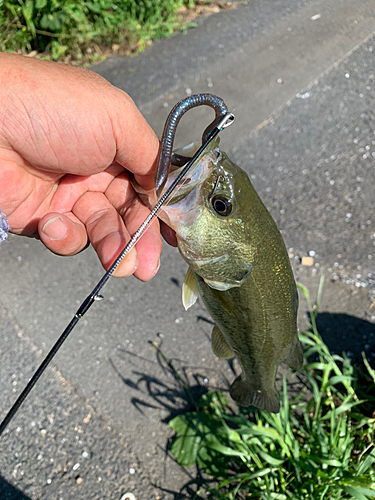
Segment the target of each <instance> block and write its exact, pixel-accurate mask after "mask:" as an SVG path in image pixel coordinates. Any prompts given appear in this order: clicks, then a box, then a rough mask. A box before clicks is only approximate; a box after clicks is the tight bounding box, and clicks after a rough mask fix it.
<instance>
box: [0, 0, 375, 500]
mask: <svg viewBox="0 0 375 500" xmlns="http://www.w3.org/2000/svg"><path fill="white" fill-rule="evenodd" d="M374 26H375V0H363V1H362V2H358V3H356V4H355V8H354V4H353V2H350V1H349V0H335V1H333V0H304V1H292V2H290V1H288V0H276V1H275V0H253V1H249V2H246V3H239V4H238V6H237V8H235V9H232V10H228V11H223V12H220V13H218V14H214V15H212V16H210V17H208V18H203V19H201V20H199V21H198V25H197V27H196V28H194V29H191V30H188V31H187V33H186V34H178V35H176V36H174V37H172V38H169V39H164V40H161V41H159V42H157V43H155V44H154V45H153V46H152V47H150V48H149V49H147V50H146V51H145V52H144V53H142V54H140V55H138V56H136V57H132V58H124V57H114V58H111V59H109V60H107V61H105V62H104V63H101V64H99V65H96V66H94V67H93V68H92V70H93V71H96V72H97V73H99V74H101V75H103V76H104V77H105V78H107V79H108V80H109V81H111V82H112V83H113V84H114V85H116V86H118V87H120V88H122V89H123V90H125V91H126V92H128V93H129V94H130V95H131V97H132V98H133V99H134V101H135V102H136V104H137V105H138V107H139V108H140V110H141V111H142V113H143V114H144V116H145V117H146V119H147V120H148V121H149V123H150V124H151V126H152V127H153V128H154V130H155V131H156V132H157V133H158V134H159V136H160V133H161V131H162V129H163V125H164V121H165V119H166V117H167V115H168V112H169V111H170V109H171V108H172V106H173V105H174V104H175V103H176V102H177V101H178V100H179V99H181V98H183V97H185V96H186V95H187V94H189V93H197V92H207V91H209V92H212V93H215V94H217V95H220V96H221V97H222V98H224V100H225V101H226V103H227V104H228V106H229V108H230V109H234V113H235V115H236V121H235V123H234V125H233V126H232V127H230V128H229V129H228V130H226V131H223V133H222V134H221V146H222V149H223V150H225V151H226V152H227V153H228V154H229V156H230V157H231V158H232V159H233V160H234V161H235V162H236V163H238V164H239V165H240V166H241V167H242V168H245V169H246V170H247V171H248V173H249V175H250V177H251V179H252V182H253V184H254V186H255V188H256V189H257V191H258V193H259V194H260V196H261V198H262V199H263V201H264V203H265V204H266V206H267V207H268V209H269V210H270V212H271V214H272V215H273V217H274V218H275V220H276V222H277V224H278V226H279V228H280V229H281V230H282V234H283V236H284V239H285V242H286V245H287V248H288V249H289V254H290V258H291V261H292V264H293V267H294V270H295V275H296V279H297V280H298V281H300V282H302V283H303V284H304V285H305V286H307V288H308V289H309V290H310V292H311V295H312V296H313V297H314V296H315V294H316V290H317V287H318V282H319V279H320V276H321V275H322V273H324V275H325V285H324V291H323V298H322V304H321V314H320V315H319V323H318V324H319V326H320V328H321V333H322V334H323V336H324V338H325V340H326V341H327V343H328V345H329V346H330V347H331V349H332V350H335V351H337V352H341V351H342V350H346V352H347V353H348V354H349V356H352V357H353V358H354V359H356V358H358V357H359V355H360V352H361V350H365V352H366V353H367V356H368V358H369V360H370V362H371V363H372V364H373V365H374V364H375V359H374V358H375V356H374V353H375V269H374V267H375V266H374V262H375V215H374V195H373V192H374V189H373V186H374V180H375V175H374V167H375V128H374V123H375V112H374V106H373V102H374V99H375V82H374V80H375V28H374ZM211 113H212V112H210V110H203V109H199V110H192V111H191V112H189V113H188V114H187V115H186V117H184V119H183V120H182V122H181V125H180V126H179V131H178V137H177V146H179V145H182V144H185V143H187V142H191V141H192V140H199V136H200V134H201V133H202V131H203V130H204V128H205V127H206V125H207V123H209V121H210V120H211ZM306 258H308V259H306ZM0 262H1V267H2V278H1V282H0V359H1V363H0V380H1V382H2V392H1V398H0V417H2V416H4V415H5V413H6V412H7V410H8V409H9V407H10V406H11V404H12V402H13V401H14V400H15V398H16V396H17V394H19V392H20V391H21V390H22V388H23V387H24V386H25V384H26V383H27V380H28V379H29V378H30V376H31V375H32V373H33V372H34V370H35V369H36V367H37V366H38V364H39V363H40V362H41V360H42V359H43V356H44V355H45V354H46V353H47V352H48V350H49V348H50V347H51V346H52V345H53V343H54V342H55V340H56V339H57V338H58V336H59V335H60V333H61V332H62V331H63V329H64V328H65V326H66V325H67V324H68V322H69V321H70V319H71V317H72V316H73V315H74V313H75V311H76V309H77V306H78V305H79V304H80V303H81V301H82V300H83V299H84V298H85V297H86V296H87V294H88V293H89V291H90V290H91V289H92V288H93V286H94V285H95V283H96V282H97V281H98V279H99V278H100V277H101V275H102V269H101V267H100V265H99V263H98V261H97V258H96V256H95V254H94V252H93V251H92V249H90V248H89V249H87V250H86V251H85V252H83V253H81V254H80V255H77V256H75V257H72V258H69V259H66V258H62V257H58V256H55V255H53V254H51V253H49V252H48V251H47V250H46V249H45V248H44V247H43V246H42V245H41V244H40V242H38V241H34V240H27V239H25V238H19V237H12V236H11V237H10V238H9V240H8V241H7V242H6V243H5V244H3V245H2V246H1V249H0ZM307 264H309V265H307ZM185 272H186V264H185V263H184V262H183V260H182V259H181V257H180V256H179V254H178V251H177V250H176V249H173V248H170V247H168V246H167V245H165V248H164V252H163V255H162V260H161V268H160V271H159V273H158V275H157V276H156V277H155V278H154V279H153V280H152V281H151V282H150V283H146V284H144V283H140V282H138V281H137V280H135V279H133V278H129V279H122V280H111V281H110V282H109V284H108V285H107V287H106V288H105V291H104V297H105V300H104V301H102V302H100V303H98V304H96V305H95V307H93V308H92V309H90V311H89V312H88V314H87V316H85V319H84V320H82V322H81V323H80V324H79V325H78V326H77V328H76V330H75V331H74V333H73V334H72V336H71V338H69V339H68V340H67V342H66V343H65V344H64V346H63V347H62V349H61V350H60V352H59V353H58V355H57V356H56V358H55V360H54V362H53V365H52V366H51V367H50V368H48V370H47V372H46V373H45V374H44V375H43V377H42V378H41V380H40V381H39V382H38V385H37V386H36V387H35V389H34V390H33V392H32V393H31V395H30V396H29V398H28V399H27V401H26V403H25V404H24V406H23V407H22V410H21V411H20V412H19V413H18V414H17V416H16V418H15V419H14V421H12V423H11V425H10V426H9V430H8V431H7V432H6V434H5V436H4V438H3V439H2V440H1V441H0V498H1V500H28V499H32V500H37V499H53V500H55V499H56V500H70V499H76V498H80V499H90V500H91V499H106V500H121V499H122V497H124V494H125V493H127V492H129V493H132V494H133V495H134V496H135V498H136V500H164V499H165V500H172V499H173V500H176V499H185V498H190V497H191V496H192V494H193V492H194V491H195V489H196V487H197V483H199V477H197V474H196V471H195V470H193V469H189V470H183V469H181V468H180V467H179V466H178V465H177V464H176V463H175V462H174V460H173V458H172V457H171V456H170V455H169V453H168V450H167V444H168V439H169V438H170V436H171V432H170V430H169V428H168V425H167V423H168V421H169V419H170V418H172V417H173V416H174V415H176V414H177V413H178V412H180V411H183V410H185V409H188V408H189V399H188V397H187V395H186V393H185V391H184V388H183V387H182V386H181V384H180V383H179V382H178V380H176V377H175V376H174V374H173V372H172V371H171V370H170V368H169V367H168V365H167V364H166V363H165V361H164V360H163V358H162V357H161V356H160V354H158V352H157V351H156V350H155V347H154V346H153V345H152V342H157V343H158V344H159V345H160V346H161V349H162V351H163V353H164V354H165V355H166V356H167V357H168V358H169V359H171V360H172V361H173V363H174V366H175V368H176V369H177V370H178V371H179V373H180V374H181V376H182V377H183V378H184V379H185V380H186V382H187V383H188V384H189V387H190V388H191V391H192V394H193V396H194V397H199V395H200V394H202V393H203V392H205V391H206V390H207V389H220V390H224V391H226V390H227V389H228V387H229V385H230V383H231V381H232V380H233V378H234V373H233V371H234V370H235V369H236V366H235V365H234V366H233V365H232V364H228V362H225V361H220V360H218V359H216V358H215V356H214V355H213V353H212V352H211V347H210V340H209V339H210V333H211V330H212V323H211V322H210V318H209V315H208V314H207V313H206V311H205V309H204V308H203V306H202V304H200V303H198V304H197V305H196V306H195V307H193V308H191V309H190V310H189V311H188V312H185V311H184V309H183V307H182V304H181V298H180V297H181V295H180V294H181V285H182V282H183V279H184V275H185ZM305 313H306V304H305V302H304V301H303V300H302V301H301V307H300V318H299V322H300V327H301V328H303V327H304V321H305Z"/></svg>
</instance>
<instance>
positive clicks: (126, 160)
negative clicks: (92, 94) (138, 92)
mask: <svg viewBox="0 0 375 500" xmlns="http://www.w3.org/2000/svg"><path fill="white" fill-rule="evenodd" d="M116 91H118V92H120V94H119V95H118V97H119V99H120V104H121V105H120V106H119V103H118V102H117V105H116V106H115V107H114V108H113V121H112V123H113V133H114V137H115V140H116V147H117V152H116V158H115V159H116V161H117V162H118V163H119V164H120V165H121V166H123V167H124V168H126V169H127V170H129V171H130V172H132V173H133V174H134V175H135V176H136V180H137V182H138V183H139V184H140V185H141V186H142V187H144V188H146V189H151V188H152V187H153V186H154V177H155V167H156V160H157V155H158V151H159V140H158V138H157V137H156V135H155V133H154V131H153V130H152V128H151V127H150V125H149V124H148V123H147V122H146V120H145V118H144V117H143V116H142V114H141V112H140V111H139V110H138V108H137V107H136V105H135V104H134V102H133V101H132V99H131V98H130V97H129V96H128V95H127V94H125V93H124V92H122V91H120V90H119V89H116Z"/></svg>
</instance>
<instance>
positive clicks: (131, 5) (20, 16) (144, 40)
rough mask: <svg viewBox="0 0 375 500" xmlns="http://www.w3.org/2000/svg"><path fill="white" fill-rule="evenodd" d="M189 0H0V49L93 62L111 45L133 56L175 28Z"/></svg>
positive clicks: (189, 2)
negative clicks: (178, 14) (178, 12)
mask: <svg viewBox="0 0 375 500" xmlns="http://www.w3.org/2000/svg"><path fill="white" fill-rule="evenodd" d="M194 4H195V1H193V0H0V49H1V50H2V51H9V52H18V53H30V52H32V51H34V52H37V53H41V54H42V55H43V57H44V58H45V59H52V60H55V61H60V60H64V61H68V62H86V63H90V62H94V61H95V59H97V58H99V57H101V55H103V54H104V53H105V51H106V49H108V50H112V48H113V46H117V47H118V48H119V49H120V48H122V49H123V51H125V53H126V51H128V52H139V51H140V50H142V49H143V48H145V47H146V46H147V45H149V44H150V42H151V39H153V38H159V37H161V36H168V35H170V34H172V33H173V32H174V31H175V30H176V29H178V28H181V21H179V20H178V19H177V17H176V12H177V10H178V9H179V8H181V7H182V6H183V5H185V6H186V7H189V8H192V7H193V6H194Z"/></svg>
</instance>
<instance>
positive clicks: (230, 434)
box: [169, 286, 375, 500]
mask: <svg viewBox="0 0 375 500" xmlns="http://www.w3.org/2000/svg"><path fill="white" fill-rule="evenodd" d="M300 288H301V290H302V292H303V294H304V295H305V297H306V299H307V302H308V304H309V310H310V324H309V325H308V326H309V331H306V332H303V333H301V335H300V339H301V341H302V342H303V344H304V347H305V352H304V357H305V359H306V362H305V365H304V367H303V370H302V372H301V373H300V374H299V376H300V377H302V378H304V379H305V383H304V384H303V385H304V389H303V390H302V392H301V393H300V394H299V395H298V397H295V398H294V399H291V400H289V395H288V385H287V382H286V379H285V377H284V379H283V388H282V393H281V410H280V413H278V414H277V415H275V414H269V413H266V412H264V411H257V410H254V411H253V410H247V409H242V410H240V411H239V412H233V411H232V410H231V409H230V407H229V406H228V402H227V400H226V398H225V397H224V396H223V394H222V393H220V392H211V393H208V394H206V395H204V396H203V397H202V398H201V400H200V401H199V403H198V404H197V407H196V410H195V411H193V412H189V413H185V414H182V415H179V416H177V417H175V418H174V419H173V420H171V422H170V424H169V425H170V427H171V428H172V429H173V430H174V431H175V433H176V436H175V437H174V439H173V441H172V444H171V452H172V454H173V455H174V456H175V458H176V459H177V461H178V462H179V463H180V464H181V465H183V466H190V465H196V466H198V467H199V468H200V469H201V471H202V472H203V473H205V474H206V475H207V477H208V478H211V479H210V480H209V481H208V482H207V485H206V487H204V488H202V489H201V490H200V492H199V494H205V495H206V496H207V497H208V498H215V499H223V500H224V499H225V500H234V499H237V500H239V499H249V498H262V499H263V500H271V499H275V500H276V499H277V500H284V499H285V500H286V499H291V498H293V499H295V500H302V499H303V500H305V499H306V500H307V499H311V500H318V499H319V500H320V499H321V500H323V499H344V498H345V499H349V498H351V499H357V500H365V499H368V498H375V448H374V438H375V418H374V416H373V414H371V413H372V411H373V410H374V407H375V373H374V371H373V370H372V369H371V367H370V366H369V365H368V363H367V367H368V370H369V374H370V377H368V381H367V386H366V388H365V391H363V392H365V393H366V397H367V400H368V401H367V403H366V402H365V401H364V398H363V397H362V393H361V388H360V386H359V385H358V383H357V381H356V376H355V370H354V367H353V366H352V364H351V361H350V360H349V359H348V358H346V357H345V356H342V357H341V356H337V355H332V354H331V353H330V352H329V350H328V348H327V346H326V345H325V344H324V342H323V341H322V338H321V337H320V335H319V333H318V331H317V328H316V316H317V314H318V302H319V296H320V293H321V287H320V290H319V294H318V299H317V302H316V303H315V304H314V306H312V305H311V304H310V297H309V293H308V291H307V290H306V288H304V287H303V286H300ZM371 408H372V410H371Z"/></svg>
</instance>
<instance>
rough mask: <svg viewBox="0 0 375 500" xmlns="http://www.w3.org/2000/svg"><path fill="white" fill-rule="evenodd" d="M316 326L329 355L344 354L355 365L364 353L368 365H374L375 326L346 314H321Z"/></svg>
mask: <svg viewBox="0 0 375 500" xmlns="http://www.w3.org/2000/svg"><path fill="white" fill-rule="evenodd" d="M316 326H317V329H318V332H319V333H320V335H321V337H322V339H323V340H324V342H325V343H326V344H327V346H328V348H329V350H330V351H331V353H333V354H339V355H341V354H342V353H343V352H345V353H346V354H347V356H348V357H350V358H351V359H352V360H353V361H354V362H355V363H356V362H358V361H359V360H361V359H362V354H361V353H362V351H364V352H365V353H366V357H367V359H368V361H369V362H370V364H371V365H374V364H375V324H373V323H370V322H369V321H366V320H364V319H360V318H356V317H355V316H349V315H348V314H341V313H340V314H339V313H327V312H323V313H319V314H318V316H317V320H316Z"/></svg>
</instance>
